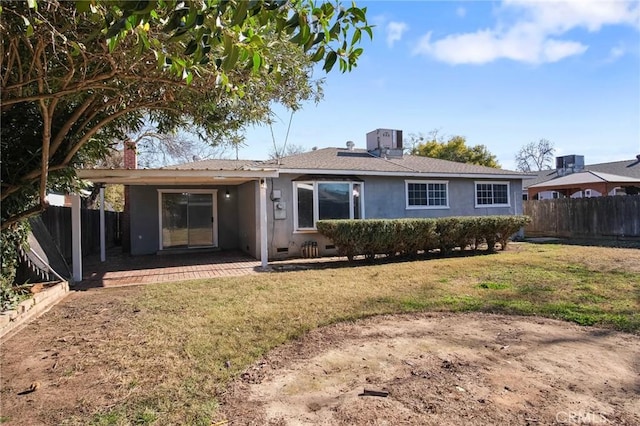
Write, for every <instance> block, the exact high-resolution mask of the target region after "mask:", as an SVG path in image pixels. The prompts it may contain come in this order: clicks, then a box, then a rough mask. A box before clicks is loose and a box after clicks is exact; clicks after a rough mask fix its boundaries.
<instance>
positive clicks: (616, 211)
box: [523, 195, 640, 239]
mask: <svg viewBox="0 0 640 426" xmlns="http://www.w3.org/2000/svg"><path fill="white" fill-rule="evenodd" d="M523 204H524V214H526V215H527V216H530V217H531V219H532V222H531V224H529V225H528V226H527V227H526V228H525V236H527V237H541V236H545V237H563V238H569V237H573V238H619V239H624V238H631V239H634V238H640V195H627V196H615V197H594V198H559V199H552V200H529V201H524V202H523Z"/></svg>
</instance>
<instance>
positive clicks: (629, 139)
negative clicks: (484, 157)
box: [239, 0, 640, 169]
mask: <svg viewBox="0 0 640 426" xmlns="http://www.w3.org/2000/svg"><path fill="white" fill-rule="evenodd" d="M357 4H358V5H359V6H366V7H367V8H368V17H369V20H370V21H371V22H372V23H373V24H375V25H376V28H375V29H374V40H373V41H371V42H370V41H369V40H368V39H365V41H364V42H363V45H362V46H363V47H364V49H365V53H364V54H363V56H362V57H361V60H360V62H359V64H358V67H357V68H355V69H354V70H353V71H352V72H351V73H346V74H341V73H340V72H339V71H337V70H335V71H333V72H331V73H330V74H328V75H325V73H324V72H322V71H319V70H318V71H317V72H316V73H315V75H314V76H315V77H318V78H320V77H325V76H326V84H325V86H324V89H325V96H324V100H323V101H321V102H320V103H319V104H317V105H316V104H314V103H313V102H311V103H308V104H305V105H304V108H303V109H302V110H301V111H298V112H296V113H295V114H294V116H293V119H292V121H291V131H290V134H289V139H288V143H289V144H295V145H301V146H303V147H305V148H308V149H311V148H312V147H314V146H316V147H318V148H323V147H329V146H334V147H335V146H337V147H343V146H345V142H346V141H347V140H352V141H354V142H355V143H356V147H358V148H365V134H366V133H367V132H369V131H371V130H374V129H376V128H390V129H400V130H403V131H404V134H405V139H406V138H407V135H408V134H411V133H416V134H417V133H424V134H427V133H429V132H431V131H432V130H436V129H437V130H438V131H439V133H440V134H442V135H445V136H446V135H462V136H465V137H466V138H467V143H468V144H470V145H476V144H483V145H486V146H487V148H488V149H489V150H490V151H491V152H492V153H493V154H495V155H496V156H497V157H498V160H499V161H500V163H501V165H502V166H503V167H504V168H508V169H513V168H515V161H514V156H515V154H516V153H517V151H518V150H519V148H520V147H522V146H523V145H525V144H526V143H528V142H532V141H537V140H539V139H541V138H545V139H549V140H550V141H552V142H553V143H554V144H555V147H556V155H566V154H582V155H584V156H585V162H586V163H587V164H593V163H599V162H606V161H615V160H623V159H631V158H633V157H635V155H636V154H640V3H639V2H637V1H636V2H623V1H610V2H603V1H598V2H593V1H589V0H582V1H572V2H563V3H558V2H549V1H541V0H537V1H530V0H509V1H494V2H490V1H474V2H457V1H447V2H436V1H405V2H401V1H358V2H357ZM275 112H276V114H277V116H278V117H279V120H278V121H277V122H276V124H274V125H273V132H274V135H275V138H276V141H277V142H278V144H281V143H282V142H284V139H285V136H286V133H287V126H288V125H289V117H290V113H289V112H288V111H286V110H284V109H282V108H278V107H276V108H275ZM246 144H247V146H246V147H244V148H241V149H240V151H239V156H240V158H251V159H264V158H267V156H268V152H269V150H270V149H272V146H273V143H272V138H271V130H270V129H269V127H268V126H262V127H253V128H250V129H248V130H247V132H246Z"/></svg>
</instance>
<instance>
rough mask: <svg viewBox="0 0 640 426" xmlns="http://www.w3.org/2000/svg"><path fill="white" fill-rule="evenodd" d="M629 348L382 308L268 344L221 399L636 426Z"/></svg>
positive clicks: (610, 337) (343, 420)
mask: <svg viewBox="0 0 640 426" xmlns="http://www.w3.org/2000/svg"><path fill="white" fill-rule="evenodd" d="M638 354H640V338H639V337H638V336H635V335H631V334H624V333H619V332H615V331H610V330H603V329H598V328H589V327H587V328H585V327H579V326H576V325H572V324H569V323H565V322H560V321H554V320H549V319H543V318H537V317H511V316H500V315H487V314H477V313H474V314H426V315H403V316H385V317H378V318H371V319H367V320H363V321H358V322H355V323H347V324H338V325H335V326H330V327H325V328H323V329H319V330H315V331H313V332H311V333H309V334H308V335H307V336H305V337H304V338H303V339H301V340H299V341H296V342H294V343H291V344H289V345H285V346H283V347H281V348H279V349H276V350H274V351H272V352H271V353H270V354H269V355H268V356H267V357H266V358H265V359H264V360H262V361H260V362H259V363H257V364H255V365H254V366H252V367H250V368H249V369H248V370H247V371H246V372H245V373H244V374H243V375H242V377H241V379H240V380H238V381H236V382H235V383H233V384H232V386H231V387H230V390H229V393H228V394H227V395H226V398H225V401H224V406H223V409H224V410H225V414H226V416H227V418H228V419H229V420H230V421H231V422H232V424H256V425H258V424H271V425H304V424H309V425H311V424H313V425H317V424H331V425H351V424H360V425H364V424H367V425H387V424H389V425H393V424H409V425H425V424H432V425H459V424H467V425H475V424H477V425H486V424H519V425H526V424H530V425H537V424H615V425H637V424H640V356H639V355H638ZM365 389H366V390H374V391H382V392H383V393H386V392H388V396H386V397H383V396H364V395H362V394H363V393H364V392H365Z"/></svg>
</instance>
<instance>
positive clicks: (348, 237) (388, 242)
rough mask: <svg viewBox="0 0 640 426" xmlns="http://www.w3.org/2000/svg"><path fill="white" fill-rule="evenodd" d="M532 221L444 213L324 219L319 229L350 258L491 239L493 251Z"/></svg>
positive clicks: (475, 245) (463, 245)
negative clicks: (419, 216) (437, 215)
mask: <svg viewBox="0 0 640 426" xmlns="http://www.w3.org/2000/svg"><path fill="white" fill-rule="evenodd" d="M529 222H530V218H529V217H528V216H477V217H468V216H467V217H442V218H434V219H365V220H320V221H318V222H317V224H316V226H317V229H318V232H320V233H321V234H322V235H324V236H325V237H327V238H329V239H331V240H332V241H333V243H334V244H335V246H336V247H337V248H338V253H339V254H340V255H342V256H347V257H348V258H349V259H350V260H351V259H353V257H354V256H356V255H365V256H366V257H368V258H373V257H375V255H376V254H386V255H390V256H393V255H396V254H409V253H416V252H418V251H420V250H425V251H426V250H432V249H440V251H441V252H443V253H446V252H449V251H451V250H453V249H454V248H456V247H460V249H461V250H464V249H465V248H466V247H467V246H471V248H472V249H474V250H476V249H477V248H478V245H479V244H482V243H487V250H489V251H493V250H494V249H495V244H496V242H499V243H500V246H501V248H502V250H504V249H505V248H506V247H507V244H508V241H509V238H510V237H511V236H512V235H513V234H515V233H516V232H518V230H519V229H520V228H522V227H523V226H525V225H526V224H528V223H529Z"/></svg>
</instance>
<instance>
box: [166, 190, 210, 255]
mask: <svg viewBox="0 0 640 426" xmlns="http://www.w3.org/2000/svg"><path fill="white" fill-rule="evenodd" d="M215 195H216V194H215V192H167V191H161V192H160V210H161V211H160V227H161V232H160V239H161V241H160V244H161V248H162V249H169V248H189V247H213V246H216V245H217V241H216V232H215V227H214V225H215Z"/></svg>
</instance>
